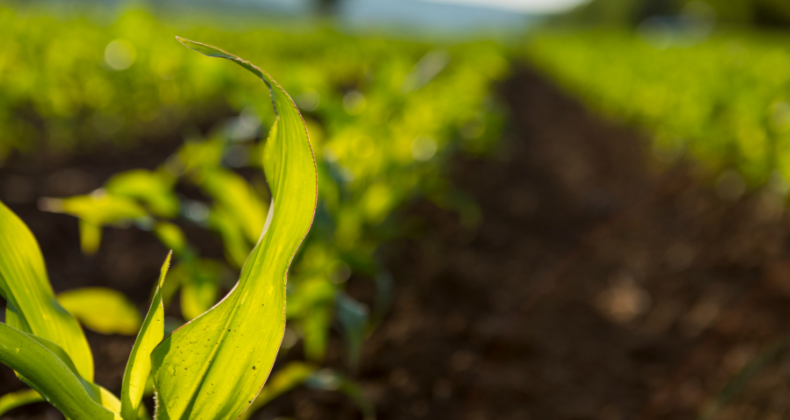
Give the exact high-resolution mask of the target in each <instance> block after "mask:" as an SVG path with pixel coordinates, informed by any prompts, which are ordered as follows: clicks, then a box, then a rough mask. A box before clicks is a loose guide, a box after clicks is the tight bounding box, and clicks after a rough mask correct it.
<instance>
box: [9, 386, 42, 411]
mask: <svg viewBox="0 0 790 420" xmlns="http://www.w3.org/2000/svg"><path fill="white" fill-rule="evenodd" d="M41 401H44V397H42V396H41V394H39V393H38V392H37V391H36V390H35V389H26V390H24V391H16V392H9V393H8V394H5V395H3V396H2V397H0V416H2V415H3V414H5V413H7V412H9V411H11V410H13V409H15V408H17V407H21V406H23V405H28V404H33V403H37V402H41Z"/></svg>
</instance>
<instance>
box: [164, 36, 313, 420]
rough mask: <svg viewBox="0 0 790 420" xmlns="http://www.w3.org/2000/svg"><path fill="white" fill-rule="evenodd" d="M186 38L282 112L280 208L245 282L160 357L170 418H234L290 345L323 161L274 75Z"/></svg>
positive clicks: (270, 172)
mask: <svg viewBox="0 0 790 420" xmlns="http://www.w3.org/2000/svg"><path fill="white" fill-rule="evenodd" d="M178 39H179V41H181V42H182V43H183V44H184V45H186V46H187V47H189V48H192V49H194V50H196V51H198V52H201V53H203V54H205V55H208V56H212V57H221V58H226V59H229V60H231V61H234V62H236V63H237V64H239V65H241V66H242V67H244V68H245V69H247V70H249V71H250V72H252V73H253V74H255V75H257V76H258V77H259V78H261V79H262V80H263V81H264V82H265V83H266V85H267V86H268V87H269V90H270V92H271V96H272V101H273V103H274V107H275V112H276V113H277V114H278V117H277V119H276V121H275V124H274V125H273V127H272V129H271V133H270V135H269V139H268V140H267V142H266V146H265V151H264V170H265V173H266V177H267V180H268V182H269V186H270V189H271V191H272V196H273V199H272V205H271V206H270V209H269V213H268V215H267V220H266V225H265V226H264V229H263V234H262V235H261V237H260V239H259V240H258V244H257V245H256V246H255V248H254V249H253V251H252V253H251V254H250V256H249V257H248V259H247V262H246V263H245V264H244V267H243V268H242V272H241V276H240V279H239V282H238V284H237V285H236V287H234V288H233V290H232V291H231V292H230V293H229V294H228V295H227V296H226V297H225V298H224V299H223V300H222V301H221V302H220V303H218V304H217V305H215V306H214V307H213V308H212V309H210V310H209V311H207V312H206V313H204V314H203V315H201V316H199V317H198V318H195V319H194V320H192V321H191V322H190V323H188V324H186V325H184V326H183V327H181V328H180V329H179V330H177V331H176V332H174V333H173V334H172V335H170V336H169V337H168V338H166V339H165V340H164V341H163V342H162V344H160V345H159V346H158V347H157V348H156V349H155V350H154V353H153V355H152V361H153V366H154V368H153V369H154V385H155V389H156V392H157V398H158V409H159V410H162V411H165V413H164V414H162V415H163V416H164V417H166V418H169V419H173V420H176V419H178V420H187V419H198V418H204V419H205V418H209V419H212V420H226V419H227V420H230V419H236V418H237V417H239V416H240V415H241V414H242V413H243V412H244V410H246V409H247V407H248V406H249V405H250V404H251V403H252V401H253V400H254V399H255V396H256V395H257V394H258V392H259V391H260V389H261V387H262V386H263V384H264V383H265V381H266V378H267V377H268V375H269V372H270V371H271V368H272V365H273V363H274V359H275V357H276V355H277V351H278V349H279V346H280V343H281V341H282V337H283V333H284V331H285V280H286V274H287V271H288V266H289V265H290V263H291V260H292V259H293V256H294V254H295V253H296V250H297V248H298V247H299V245H300V244H301V242H302V240H303V239H304V237H305V235H306V234H307V231H308V230H309V228H310V225H311V224H312V220H313V215H314V213H315V205H316V193H317V182H316V167H315V158H314V157H313V153H312V149H311V147H310V141H309V139H308V135H307V128H306V126H305V124H304V120H303V119H302V117H301V114H300V113H299V110H298V109H297V108H296V105H295V104H294V102H293V100H291V98H290V96H288V94H287V93H286V92H285V91H284V90H283V89H282V88H281V87H280V86H279V85H278V84H277V83H276V82H275V81H274V80H273V79H272V78H271V77H270V76H269V75H268V74H266V73H264V72H263V71H262V70H260V69H258V68H257V67H255V66H253V65H252V64H250V63H249V62H247V61H244V60H242V59H240V58H238V57H236V56H234V55H232V54H228V53H226V52H224V51H221V50H218V49H216V48H214V47H211V46H208V45H205V44H200V43H196V42H193V41H188V40H184V39H181V38H178ZM255 320H258V321H259V322H260V324H262V325H260V324H259V323H256V322H255ZM157 414H159V413H157Z"/></svg>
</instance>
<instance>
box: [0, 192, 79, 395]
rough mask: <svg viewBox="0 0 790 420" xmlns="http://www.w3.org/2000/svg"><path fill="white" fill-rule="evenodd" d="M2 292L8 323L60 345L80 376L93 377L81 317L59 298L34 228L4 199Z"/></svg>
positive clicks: (0, 235)
mask: <svg viewBox="0 0 790 420" xmlns="http://www.w3.org/2000/svg"><path fill="white" fill-rule="evenodd" d="M0 293H2V294H3V297H4V298H5V299H6V301H7V309H6V322H7V323H8V325H10V326H12V327H14V328H16V329H18V330H21V331H23V332H27V333H31V334H35V335H37V336H40V337H43V338H45V339H47V340H49V341H52V342H53V343H55V344H57V345H58V346H60V347H61V348H62V349H63V350H64V351H65V352H66V354H68V355H69V357H70V358H71V360H72V361H73V362H74V364H75V365H76V366H77V370H78V371H79V373H80V375H81V376H82V377H83V378H85V379H86V380H88V381H92V380H93V355H92V354H91V350H90V347H88V341H87V340H86V339H85V335H84V334H83V332H82V328H80V326H79V324H78V323H77V320H75V319H74V317H72V316H71V314H69V313H68V312H67V311H66V310H65V309H63V307H62V306H60V304H59V303H58V302H57V300H55V295H54V293H53V292H52V287H51V286H50V284H49V279H48V277H47V270H46V267H45V266H44V257H43V256H42V255H41V250H40V249H39V247H38V242H36V238H35V237H33V234H32V233H31V232H30V229H28V228H27V226H25V224H24V223H23V222H22V220H21V219H19V217H17V215H16V214H14V213H13V212H12V211H11V210H10V209H9V208H8V207H6V206H5V205H4V204H3V203H2V202H0Z"/></svg>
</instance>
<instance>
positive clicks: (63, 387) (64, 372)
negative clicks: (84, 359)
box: [0, 323, 121, 420]
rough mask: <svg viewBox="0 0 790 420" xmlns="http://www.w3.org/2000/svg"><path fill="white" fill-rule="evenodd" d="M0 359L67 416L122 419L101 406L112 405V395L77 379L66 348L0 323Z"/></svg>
mask: <svg viewBox="0 0 790 420" xmlns="http://www.w3.org/2000/svg"><path fill="white" fill-rule="evenodd" d="M0 362H2V363H3V364H4V365H6V366H8V367H10V368H11V369H14V370H15V371H17V372H19V374H20V375H21V376H22V377H23V379H24V380H25V382H26V383H27V384H28V385H30V386H31V387H32V388H33V389H35V390H36V391H38V393H40V394H41V395H42V396H43V397H44V398H45V399H46V400H47V401H48V402H49V403H51V404H52V405H54V406H55V408H57V409H58V410H60V411H61V412H62V413H63V414H64V415H65V416H66V417H67V418H70V419H74V420H76V419H86V420H87V419H91V420H121V417H120V416H118V415H117V414H115V413H114V412H113V411H110V409H107V408H105V407H103V406H102V405H113V401H112V399H113V398H112V395H111V394H109V393H107V392H106V391H105V390H103V389H102V388H100V387H98V386H96V385H93V384H91V383H89V382H87V381H86V380H84V379H82V378H80V376H79V375H78V373H77V368H76V367H75V366H74V365H73V364H72V363H71V359H69V357H68V355H66V353H65V351H63V350H62V349H60V347H58V346H57V344H55V343H53V342H51V341H48V340H45V339H43V338H41V337H36V336H34V335H31V334H27V333H24V332H22V331H19V330H17V329H16V328H13V327H11V326H9V325H6V324H3V323H0ZM105 400H106V401H105ZM115 401H117V399H116V400H115Z"/></svg>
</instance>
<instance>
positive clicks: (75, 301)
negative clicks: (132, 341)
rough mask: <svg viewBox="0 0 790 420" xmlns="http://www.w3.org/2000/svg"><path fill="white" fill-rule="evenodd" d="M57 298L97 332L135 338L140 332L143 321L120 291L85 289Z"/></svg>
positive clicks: (65, 293) (70, 311)
mask: <svg viewBox="0 0 790 420" xmlns="http://www.w3.org/2000/svg"><path fill="white" fill-rule="evenodd" d="M57 299H58V303H60V304H61V306H63V308H64V309H66V310H67V311H69V313H71V314H72V315H74V317H75V318H77V319H78V320H79V321H80V322H82V324H83V325H84V326H86V327H88V328H90V329H92V330H94V331H96V332H100V333H103V334H125V335H134V334H137V332H138V331H139V330H140V324H141V323H142V319H140V314H139V313H138V312H137V307H135V306H134V304H133V303H132V302H130V301H129V299H127V298H126V296H124V295H123V294H122V293H120V292H118V291H115V290H112V289H105V288H101V287H86V288H83V289H77V290H69V291H66V292H63V293H60V294H59V295H58V296H57Z"/></svg>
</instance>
